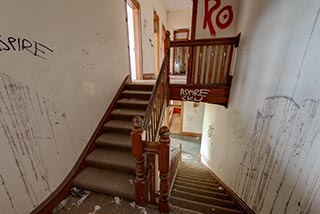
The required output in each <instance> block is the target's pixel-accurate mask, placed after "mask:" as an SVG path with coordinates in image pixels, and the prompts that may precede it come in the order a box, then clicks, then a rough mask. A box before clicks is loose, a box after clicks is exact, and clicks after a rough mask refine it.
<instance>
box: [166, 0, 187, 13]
mask: <svg viewBox="0 0 320 214" xmlns="http://www.w3.org/2000/svg"><path fill="white" fill-rule="evenodd" d="M163 2H164V5H165V7H166V8H167V10H168V11H172V10H188V9H190V10H191V9H192V0H163Z"/></svg>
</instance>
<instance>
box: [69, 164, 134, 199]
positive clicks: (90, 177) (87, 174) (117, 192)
mask: <svg viewBox="0 0 320 214" xmlns="http://www.w3.org/2000/svg"><path fill="white" fill-rule="evenodd" d="M73 184H74V185H75V186H77V187H79V188H82V189H86V190H90V191H94V192H99V193H105V194H109V195H114V196H119V197H122V198H126V199H129V200H135V187H134V174H129V173H121V172H114V171H110V170H103V169H98V168H93V167H86V168H85V169H84V170H82V172H81V173H80V174H79V175H78V176H77V177H76V178H75V179H74V181H73Z"/></svg>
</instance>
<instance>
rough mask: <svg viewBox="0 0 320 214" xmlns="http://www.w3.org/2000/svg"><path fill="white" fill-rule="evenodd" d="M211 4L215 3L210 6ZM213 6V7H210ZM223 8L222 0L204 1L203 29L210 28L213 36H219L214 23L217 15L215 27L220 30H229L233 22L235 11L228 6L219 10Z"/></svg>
mask: <svg viewBox="0 0 320 214" xmlns="http://www.w3.org/2000/svg"><path fill="white" fill-rule="evenodd" d="M210 2H214V4H213V5H210ZM210 6H211V7H210ZM220 6H221V0H214V1H211V0H204V19H203V29H204V30H205V29H206V28H209V31H210V34H211V36H215V35H216V34H217V32H216V30H215V26H214V24H213V22H212V19H213V18H214V13H215V25H216V26H217V27H218V28H220V29H222V30H223V29H226V28H228V27H229V26H230V25H231V23H232V21H233V9H232V6H231V5H226V6H224V7H222V8H221V9H219V8H220Z"/></svg>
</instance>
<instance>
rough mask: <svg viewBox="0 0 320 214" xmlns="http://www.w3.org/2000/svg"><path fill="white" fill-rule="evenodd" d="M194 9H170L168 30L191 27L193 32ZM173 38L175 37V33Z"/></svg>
mask: <svg viewBox="0 0 320 214" xmlns="http://www.w3.org/2000/svg"><path fill="white" fill-rule="evenodd" d="M191 22H192V9H191V8H190V9H189V10H175V11H168V30H170V31H171V32H173V30H178V29H184V28H187V29H190V33H191ZM171 35H172V39H173V34H171Z"/></svg>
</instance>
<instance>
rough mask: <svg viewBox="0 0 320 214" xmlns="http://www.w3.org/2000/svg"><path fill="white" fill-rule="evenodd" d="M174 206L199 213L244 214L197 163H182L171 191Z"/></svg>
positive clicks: (215, 180) (216, 181) (171, 200)
mask: <svg viewBox="0 0 320 214" xmlns="http://www.w3.org/2000/svg"><path fill="white" fill-rule="evenodd" d="M170 202H171V204H172V205H174V206H178V207H181V208H184V209H188V210H193V211H196V212H199V213H208V214H209V213H210V214H211V213H214V214H244V213H245V212H244V211H241V208H239V207H238V206H237V205H236V204H235V203H234V201H233V200H232V199H231V197H230V195H229V194H228V193H227V192H226V191H225V190H224V189H223V188H222V187H221V186H220V184H219V182H218V180H217V179H216V178H214V177H213V176H212V175H211V174H210V173H209V172H208V171H207V170H206V169H204V168H203V167H202V166H201V165H200V164H198V163H187V162H182V163H181V164H180V167H179V169H178V172H177V176H176V179H175V181H174V184H173V188H172V191H171V196H170Z"/></svg>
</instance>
